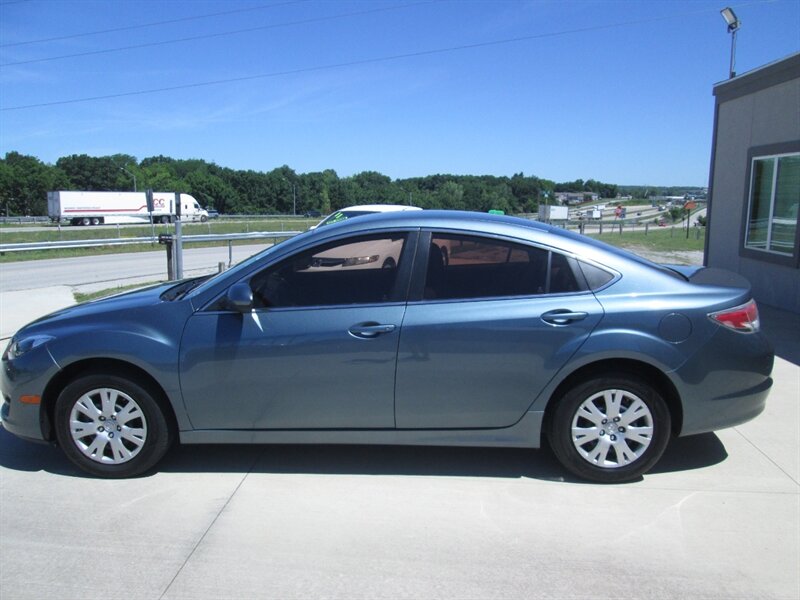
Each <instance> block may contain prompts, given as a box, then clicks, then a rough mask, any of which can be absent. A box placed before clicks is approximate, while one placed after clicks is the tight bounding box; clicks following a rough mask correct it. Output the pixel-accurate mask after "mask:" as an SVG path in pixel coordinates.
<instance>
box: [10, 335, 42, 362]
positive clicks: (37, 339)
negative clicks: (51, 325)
mask: <svg viewBox="0 0 800 600" xmlns="http://www.w3.org/2000/svg"><path fill="white" fill-rule="evenodd" d="M52 339H55V338H53V336H52V335H30V336H28V337H23V338H20V339H16V338H14V339H12V340H11V343H10V344H9V345H8V348H6V351H5V354H3V360H13V359H15V358H19V357H20V356H22V355H23V354H25V353H26V352H30V351H31V350H33V349H34V348H36V347H37V346H41V345H42V344H45V343H47V342H49V341H50V340H52Z"/></svg>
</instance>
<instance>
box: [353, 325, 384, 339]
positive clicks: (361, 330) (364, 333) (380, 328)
mask: <svg viewBox="0 0 800 600" xmlns="http://www.w3.org/2000/svg"><path fill="white" fill-rule="evenodd" d="M395 327H396V326H395V325H390V324H388V323H359V324H358V325H353V326H352V327H351V328H350V329H348V330H347V331H348V332H349V333H350V335H352V336H355V337H358V338H366V339H369V338H374V337H378V336H379V335H382V334H384V333H391V332H393V331H394V330H395Z"/></svg>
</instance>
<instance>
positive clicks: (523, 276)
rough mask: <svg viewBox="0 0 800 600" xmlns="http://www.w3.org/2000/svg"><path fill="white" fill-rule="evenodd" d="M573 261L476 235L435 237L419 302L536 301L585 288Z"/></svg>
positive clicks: (553, 254)
mask: <svg viewBox="0 0 800 600" xmlns="http://www.w3.org/2000/svg"><path fill="white" fill-rule="evenodd" d="M577 269H578V267H577V261H575V260H574V259H572V258H570V257H567V256H565V255H562V254H559V253H557V252H551V251H549V250H546V249H543V248H538V247H535V246H526V245H523V244H517V243H514V242H507V241H504V240H497V239H493V238H482V237H477V236H464V235H451V234H439V233H434V234H433V235H432V237H431V243H430V248H429V250H428V264H427V269H426V277H425V287H424V292H423V298H424V299H426V300H444V299H461V298H465V299H466V298H492V297H508V296H535V295H540V294H560V293H569V292H578V291H582V290H583V289H585V284H584V278H583V275H582V274H580V276H576V270H577Z"/></svg>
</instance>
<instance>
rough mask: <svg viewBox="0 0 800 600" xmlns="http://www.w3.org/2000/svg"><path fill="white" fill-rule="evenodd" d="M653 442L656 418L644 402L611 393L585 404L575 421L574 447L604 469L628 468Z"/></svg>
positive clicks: (623, 392)
mask: <svg viewBox="0 0 800 600" xmlns="http://www.w3.org/2000/svg"><path fill="white" fill-rule="evenodd" d="M652 440H653V415H652V414H651V412H650V409H649V408H648V407H647V405H646V404H645V403H644V402H643V401H642V399H641V398H639V397H638V396H636V395H635V394H633V393H631V392H628V391H626V390H618V389H610V390H603V391H601V392H598V393H596V394H593V395H592V396H590V397H589V398H587V399H586V400H584V401H583V402H582V403H581V405H580V406H579V407H578V410H577V411H575V416H574V417H573V419H572V443H573V445H574V446H575V449H576V450H577V451H578V454H580V455H581V456H582V457H583V458H584V459H585V460H586V461H588V462H589V463H591V464H592V465H594V466H597V467H601V468H604V469H617V468H619V467H624V466H627V465H629V464H631V463H633V462H635V461H636V460H638V459H639V457H641V456H642V454H644V453H645V451H646V450H647V448H648V447H649V446H650V442H651V441H652Z"/></svg>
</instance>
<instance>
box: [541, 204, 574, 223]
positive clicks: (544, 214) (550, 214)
mask: <svg viewBox="0 0 800 600" xmlns="http://www.w3.org/2000/svg"><path fill="white" fill-rule="evenodd" d="M567 219H569V207H568V206H552V205H550V204H540V205H539V220H540V221H545V222H548V223H549V222H550V221H566V220H567Z"/></svg>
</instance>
